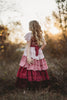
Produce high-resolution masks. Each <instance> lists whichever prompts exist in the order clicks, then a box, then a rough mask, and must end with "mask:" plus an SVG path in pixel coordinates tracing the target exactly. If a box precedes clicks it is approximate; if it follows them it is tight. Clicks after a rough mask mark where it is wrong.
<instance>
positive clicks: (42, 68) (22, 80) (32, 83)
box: [15, 32, 49, 89]
mask: <svg viewBox="0 0 67 100" xmlns="http://www.w3.org/2000/svg"><path fill="white" fill-rule="evenodd" d="M24 38H25V40H26V41H29V40H30V39H31V45H30V56H31V59H33V63H30V64H29V63H28V62H27V50H28V48H27V45H26V47H25V49H24V53H23V55H22V57H21V60H20V62H19V69H18V72H17V75H16V83H15V86H16V87H18V88H22V89H23V88H40V87H42V88H44V87H45V86H48V84H49V75H48V72H47V69H48V65H47V62H46V59H45V57H44V54H43V51H42V49H41V48H40V47H39V46H38V45H37V44H36V41H34V38H32V33H31V32H29V33H27V34H26V35H25V36H24Z"/></svg>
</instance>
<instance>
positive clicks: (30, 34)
mask: <svg viewBox="0 0 67 100" xmlns="http://www.w3.org/2000/svg"><path fill="white" fill-rule="evenodd" d="M31 36H32V32H28V33H27V34H25V36H24V38H25V40H26V41H30V39H31Z"/></svg>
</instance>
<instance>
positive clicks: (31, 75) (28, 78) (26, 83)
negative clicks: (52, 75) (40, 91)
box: [15, 66, 49, 88]
mask: <svg viewBox="0 0 67 100" xmlns="http://www.w3.org/2000/svg"><path fill="white" fill-rule="evenodd" d="M16 77H17V79H16V83H15V85H16V87H20V88H27V87H31V88H32V87H34V86H35V87H37V86H38V85H39V87H40V85H41V86H45V85H48V83H46V82H49V76H48V72H47V70H45V71H33V70H27V68H24V67H21V66H20V67H19V70H18V72H17V76H16Z"/></svg>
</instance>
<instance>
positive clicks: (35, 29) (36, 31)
mask: <svg viewBox="0 0 67 100" xmlns="http://www.w3.org/2000/svg"><path fill="white" fill-rule="evenodd" d="M29 30H30V31H32V33H33V37H34V39H35V41H37V44H38V45H40V44H41V43H42V42H43V41H42V33H43V32H42V30H41V26H40V24H39V22H38V21H36V20H33V21H30V22H29Z"/></svg>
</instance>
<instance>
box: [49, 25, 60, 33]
mask: <svg viewBox="0 0 67 100" xmlns="http://www.w3.org/2000/svg"><path fill="white" fill-rule="evenodd" d="M49 31H50V32H51V33H52V34H53V35H55V34H58V33H60V30H58V29H57V28H56V27H54V25H53V24H52V25H51V28H50V29H49Z"/></svg>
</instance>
